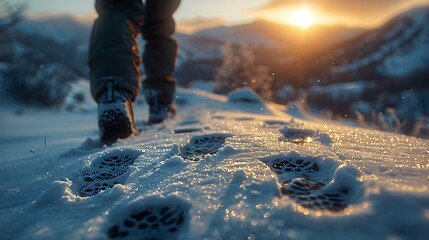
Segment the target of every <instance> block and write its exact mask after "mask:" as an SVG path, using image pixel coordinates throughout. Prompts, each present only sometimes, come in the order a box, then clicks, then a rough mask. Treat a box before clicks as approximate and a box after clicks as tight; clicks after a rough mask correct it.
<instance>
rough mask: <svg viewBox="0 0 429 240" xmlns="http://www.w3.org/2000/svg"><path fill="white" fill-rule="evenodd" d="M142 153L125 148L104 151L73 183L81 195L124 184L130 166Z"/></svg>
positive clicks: (84, 195)
mask: <svg viewBox="0 0 429 240" xmlns="http://www.w3.org/2000/svg"><path fill="white" fill-rule="evenodd" d="M140 155H141V152H138V151H135V150H124V149H120V150H112V151H109V152H106V153H102V154H101V155H100V156H98V157H97V158H95V159H94V160H93V161H92V162H91V165H90V166H88V167H86V168H84V169H82V170H81V171H80V173H79V174H78V176H77V177H75V178H74V180H73V184H74V185H76V186H77V192H78V194H79V196H81V197H88V196H93V195H96V194H97V193H99V192H100V191H103V190H106V189H108V188H112V187H113V186H114V185H116V184H124V183H125V181H126V179H127V178H128V174H127V173H129V166H130V165H132V164H133V163H134V161H135V159H136V158H137V157H139V156H140Z"/></svg>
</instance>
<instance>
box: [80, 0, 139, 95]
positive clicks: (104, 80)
mask: <svg viewBox="0 0 429 240" xmlns="http://www.w3.org/2000/svg"><path fill="white" fill-rule="evenodd" d="M96 9H97V12H98V13H99V17H98V18H97V20H96V21H95V22H94V26H93V29H92V33H91V41H90V50H89V59H88V64H89V67H90V76H89V78H90V81H91V92H92V95H93V97H94V99H95V100H96V101H97V102H98V100H99V98H100V96H101V95H102V94H103V93H104V92H106V90H107V85H108V83H109V84H113V85H114V88H115V89H116V90H120V91H121V92H124V93H125V94H126V95H128V96H129V98H130V99H131V100H134V99H135V97H136V96H137V94H138V91H139V87H140V71H139V68H138V65H139V64H140V62H141V58H140V56H139V46H138V42H137V35H138V34H139V33H140V29H139V27H140V26H139V24H141V20H142V18H143V15H144V7H143V4H142V1H141V0H126V1H125V0H97V1H96Z"/></svg>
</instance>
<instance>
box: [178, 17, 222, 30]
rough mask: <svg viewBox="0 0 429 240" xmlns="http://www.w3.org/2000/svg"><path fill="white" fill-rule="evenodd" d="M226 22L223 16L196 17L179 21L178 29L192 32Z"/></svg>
mask: <svg viewBox="0 0 429 240" xmlns="http://www.w3.org/2000/svg"><path fill="white" fill-rule="evenodd" d="M224 23H225V20H224V19H223V18H206V17H195V18H191V19H183V20H180V21H179V22H177V31H178V32H184V33H191V32H195V31H198V30H200V29H203V28H209V27H214V26H219V25H222V24H224Z"/></svg>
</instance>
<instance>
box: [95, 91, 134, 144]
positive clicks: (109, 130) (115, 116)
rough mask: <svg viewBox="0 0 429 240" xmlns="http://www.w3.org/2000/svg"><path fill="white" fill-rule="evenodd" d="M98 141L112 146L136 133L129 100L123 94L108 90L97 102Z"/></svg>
mask: <svg viewBox="0 0 429 240" xmlns="http://www.w3.org/2000/svg"><path fill="white" fill-rule="evenodd" d="M98 127H99V131H100V141H101V142H102V143H106V144H112V143H114V142H115V141H116V140H117V139H119V138H121V139H124V138H127V137H129V136H130V135H132V134H134V133H136V132H137V128H136V126H135V124H134V111H133V105H132V102H131V100H130V99H129V98H128V97H127V95H126V94H125V93H122V92H120V91H115V90H108V91H106V92H105V93H104V94H103V95H101V97H100V99H99V101H98Z"/></svg>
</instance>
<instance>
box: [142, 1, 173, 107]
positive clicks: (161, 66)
mask: <svg viewBox="0 0 429 240" xmlns="http://www.w3.org/2000/svg"><path fill="white" fill-rule="evenodd" d="M179 4H180V0H146V15H145V21H144V25H143V28H142V33H143V38H144V40H145V41H146V45H145V48H144V55H143V64H144V67H145V72H146V79H145V81H144V82H143V87H144V92H145V96H146V99H147V102H148V103H149V105H157V104H160V105H164V106H167V105H170V104H172V102H173V100H174V94H175V86H176V81H175V80H174V78H173V72H174V67H175V63H176V57H177V43H176V41H175V40H174V39H173V38H171V35H172V34H173V33H174V31H175V23H174V20H173V13H174V12H175V11H176V9H177V8H178V6H179Z"/></svg>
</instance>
